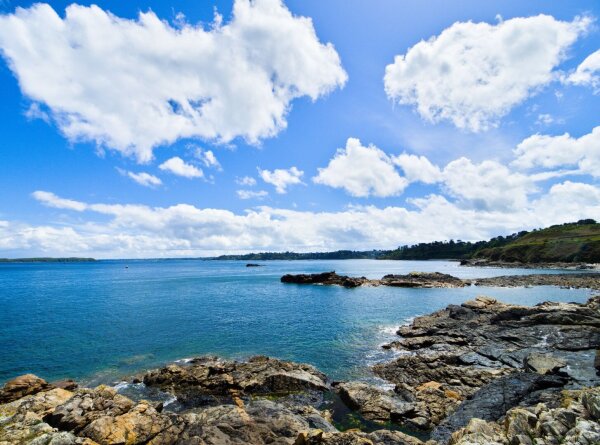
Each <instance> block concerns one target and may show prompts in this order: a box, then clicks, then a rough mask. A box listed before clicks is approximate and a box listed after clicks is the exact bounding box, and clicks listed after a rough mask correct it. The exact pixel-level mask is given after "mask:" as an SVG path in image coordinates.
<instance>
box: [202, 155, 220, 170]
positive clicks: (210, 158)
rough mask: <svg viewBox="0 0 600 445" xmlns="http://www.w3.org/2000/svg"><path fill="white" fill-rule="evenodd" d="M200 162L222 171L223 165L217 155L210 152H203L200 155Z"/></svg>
mask: <svg viewBox="0 0 600 445" xmlns="http://www.w3.org/2000/svg"><path fill="white" fill-rule="evenodd" d="M200 160H201V161H202V162H203V163H204V165H205V166H206V167H213V168H216V169H218V170H220V169H221V164H220V163H219V161H218V160H217V157H216V156H215V154H214V153H213V152H212V151H210V150H205V151H202V152H201V154H200Z"/></svg>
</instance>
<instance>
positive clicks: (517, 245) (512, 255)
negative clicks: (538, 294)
mask: <svg viewBox="0 0 600 445" xmlns="http://www.w3.org/2000/svg"><path fill="white" fill-rule="evenodd" d="M473 258H486V259H490V260H494V261H507V262H514V261H518V262H522V263H543V262H567V263H570V262H584V263H598V262H600V224H598V223H596V221H594V220H590V219H586V220H581V221H578V222H576V223H569V224H561V225H556V226H551V227H548V228H546V229H540V230H533V231H532V232H529V233H524V234H523V235H521V236H519V237H518V238H517V239H515V240H514V241H512V242H510V243H508V244H506V245H504V246H486V247H485V248H481V249H479V250H477V252H475V253H474V254H473Z"/></svg>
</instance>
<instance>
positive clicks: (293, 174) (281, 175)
mask: <svg viewBox="0 0 600 445" xmlns="http://www.w3.org/2000/svg"><path fill="white" fill-rule="evenodd" d="M258 175H259V176H260V177H261V178H262V180H263V181H265V182H266V183H267V184H271V185H273V186H275V191H276V192H277V193H279V194H283V193H286V192H287V188H288V187H289V186H290V185H294V184H302V180H301V178H302V175H304V172H303V171H302V170H298V169H297V168H296V167H292V168H288V169H287V170H286V169H281V168H277V169H275V170H273V171H269V170H261V169H260V168H259V169H258Z"/></svg>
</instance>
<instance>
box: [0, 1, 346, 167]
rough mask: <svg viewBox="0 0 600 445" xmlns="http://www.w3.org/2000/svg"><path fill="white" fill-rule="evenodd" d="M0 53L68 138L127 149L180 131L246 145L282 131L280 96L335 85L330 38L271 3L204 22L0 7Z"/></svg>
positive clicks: (149, 151) (146, 150) (81, 9)
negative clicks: (205, 25)
mask: <svg viewBox="0 0 600 445" xmlns="http://www.w3.org/2000/svg"><path fill="white" fill-rule="evenodd" d="M0 49H1V50H2V51H1V52H2V54H3V56H4V57H5V58H6V59H7V61H8V63H9V66H10V68H11V70H12V71H13V72H14V74H15V76H16V77H17V78H18V81H19V86H20V88H21V90H22V92H23V94H24V95H25V96H27V97H28V98H29V99H31V100H32V101H33V102H34V103H38V104H43V105H44V106H45V107H47V109H48V110H49V112H50V113H51V116H52V119H53V120H54V122H55V123H56V125H57V126H58V127H59V129H60V130H61V132H62V133H63V134H64V135H65V136H66V137H67V138H68V139H69V140H71V141H79V140H85V141H94V142H96V143H97V144H99V145H101V146H104V147H108V148H112V149H115V150H118V151H120V152H121V153H123V154H125V155H130V156H135V157H136V158H137V159H138V160H139V161H141V162H147V161H149V160H151V159H152V157H153V148H154V147H156V146H157V145H162V144H170V143H173V142H174V141H176V140H178V139H180V138H189V137H198V138H202V139H206V140H211V141H216V142H221V143H227V142H229V141H232V140H233V139H235V138H236V137H242V138H244V139H246V140H247V141H248V142H250V143H257V142H258V141H260V140H261V139H263V138H267V137H272V136H274V135H275V134H277V133H278V132H279V131H280V130H282V129H283V128H285V127H286V116H287V113H288V111H289V109H290V106H291V102H292V101H293V100H294V99H295V98H298V97H302V96H308V97H310V98H311V99H312V100H316V99H317V98H319V97H320V96H322V95H324V94H326V93H328V92H330V91H332V90H333V89H335V88H338V87H342V86H343V85H344V84H345V82H346V79H347V76H346V73H345V71H344V70H343V68H342V66H341V63H340V58H339V56H338V54H337V52H336V51H335V49H334V47H333V46H332V45H331V44H323V43H321V42H320V41H319V39H318V37H317V35H316V32H315V29H314V26H313V23H312V21H311V19H310V18H306V17H297V16H294V15H292V13H291V12H290V11H289V10H288V9H287V8H286V7H285V5H284V4H283V3H282V1H281V0H254V1H250V0H235V2H234V6H233V16H232V19H231V21H229V22H228V23H226V24H223V23H222V20H220V19H215V22H214V23H213V24H212V25H211V26H210V28H209V29H204V28H203V27H202V26H201V25H194V24H189V23H186V22H185V21H182V19H180V20H178V23H177V25H176V26H171V25H169V24H168V23H167V22H166V21H163V20H160V19H159V18H158V17H157V16H156V15H155V14H154V13H153V12H147V13H140V15H139V17H138V18H137V20H128V19H124V18H119V17H117V16H115V15H113V14H111V13H110V12H107V11H105V10H103V9H101V8H99V7H98V6H90V7H87V6H81V5H76V4H73V5H71V6H69V7H67V9H66V12H65V16H64V18H63V17H61V16H59V15H58V14H57V13H56V11H54V10H53V9H52V7H51V6H50V5H48V4H44V3H38V4H34V5H33V6H31V7H30V8H17V9H16V11H15V12H14V13H13V14H5V15H0Z"/></svg>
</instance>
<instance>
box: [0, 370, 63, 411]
mask: <svg viewBox="0 0 600 445" xmlns="http://www.w3.org/2000/svg"><path fill="white" fill-rule="evenodd" d="M50 388H52V387H51V386H50V385H49V384H48V382H46V381H45V380H44V379H41V378H39V377H38V376H36V375H33V374H25V375H22V376H19V377H16V378H14V379H12V380H9V381H8V382H6V384H5V385H4V387H3V388H2V389H0V404H1V403H9V402H12V401H13V400H17V399H20V398H21V397H25V396H28V395H30V394H36V393H38V392H40V391H47V390H48V389H50Z"/></svg>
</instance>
